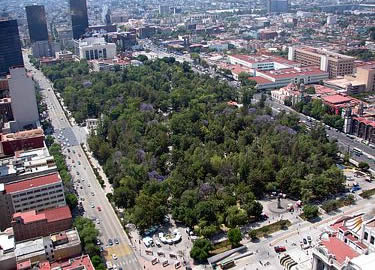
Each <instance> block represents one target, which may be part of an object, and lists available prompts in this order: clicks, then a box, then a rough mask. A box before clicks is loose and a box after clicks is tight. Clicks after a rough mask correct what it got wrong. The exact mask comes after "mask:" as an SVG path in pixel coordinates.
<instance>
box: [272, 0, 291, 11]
mask: <svg viewBox="0 0 375 270" xmlns="http://www.w3.org/2000/svg"><path fill="white" fill-rule="evenodd" d="M288 10H289V1H288V0H267V11H268V13H283V12H288Z"/></svg>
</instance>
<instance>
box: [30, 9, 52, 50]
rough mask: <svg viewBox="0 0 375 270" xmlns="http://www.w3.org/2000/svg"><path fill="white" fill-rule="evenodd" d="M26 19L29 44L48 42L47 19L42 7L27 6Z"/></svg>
mask: <svg viewBox="0 0 375 270" xmlns="http://www.w3.org/2000/svg"><path fill="white" fill-rule="evenodd" d="M26 17H27V24H28V26H29V35H30V41H31V43H33V42H36V41H44V40H48V30H47V19H46V13H45V11H44V6H41V5H35V6H27V7H26Z"/></svg>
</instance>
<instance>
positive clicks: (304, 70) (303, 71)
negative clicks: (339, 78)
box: [257, 66, 328, 79]
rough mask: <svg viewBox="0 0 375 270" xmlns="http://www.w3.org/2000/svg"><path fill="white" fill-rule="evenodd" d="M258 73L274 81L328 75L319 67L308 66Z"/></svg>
mask: <svg viewBox="0 0 375 270" xmlns="http://www.w3.org/2000/svg"><path fill="white" fill-rule="evenodd" d="M257 73H263V74H265V75H267V76H269V77H272V78H274V79H283V78H289V77H290V78H293V77H295V76H302V75H303V76H314V75H315V76H316V75H324V74H327V75H328V73H327V72H325V71H321V70H320V68H319V67H316V66H307V67H301V68H284V69H279V70H271V71H257Z"/></svg>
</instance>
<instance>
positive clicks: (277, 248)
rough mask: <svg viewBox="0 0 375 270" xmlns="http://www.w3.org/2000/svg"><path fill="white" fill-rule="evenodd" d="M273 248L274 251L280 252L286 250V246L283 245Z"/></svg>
mask: <svg viewBox="0 0 375 270" xmlns="http://www.w3.org/2000/svg"><path fill="white" fill-rule="evenodd" d="M274 249H275V252H276V253H280V252H284V251H286V247H284V246H276V247H275V248H274Z"/></svg>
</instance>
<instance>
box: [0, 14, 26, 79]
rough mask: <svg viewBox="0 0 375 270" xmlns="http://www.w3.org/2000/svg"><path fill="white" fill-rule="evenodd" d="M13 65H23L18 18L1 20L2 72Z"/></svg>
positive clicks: (0, 52) (0, 59)
mask: <svg viewBox="0 0 375 270" xmlns="http://www.w3.org/2000/svg"><path fill="white" fill-rule="evenodd" d="M13 66H23V58H22V51H21V41H20V36H19V32H18V24H17V20H0V74H6V73H8V72H9V68H10V67H13Z"/></svg>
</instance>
